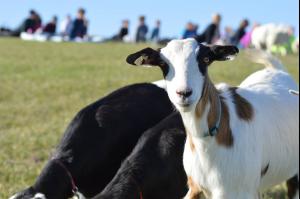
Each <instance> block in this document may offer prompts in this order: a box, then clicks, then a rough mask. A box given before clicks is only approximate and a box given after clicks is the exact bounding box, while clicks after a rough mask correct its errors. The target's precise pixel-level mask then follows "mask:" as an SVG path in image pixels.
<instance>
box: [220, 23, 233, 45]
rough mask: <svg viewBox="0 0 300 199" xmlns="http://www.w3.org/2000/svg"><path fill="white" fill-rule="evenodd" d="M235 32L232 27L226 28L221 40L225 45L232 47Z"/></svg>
mask: <svg viewBox="0 0 300 199" xmlns="http://www.w3.org/2000/svg"><path fill="white" fill-rule="evenodd" d="M233 34H234V32H233V30H232V28H231V27H230V26H226V27H225V28H224V33H223V34H222V36H221V40H222V43H221V44H223V45H230V44H231V38H232V37H233Z"/></svg>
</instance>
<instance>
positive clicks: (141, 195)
mask: <svg viewBox="0 0 300 199" xmlns="http://www.w3.org/2000/svg"><path fill="white" fill-rule="evenodd" d="M130 178H131V179H132V181H133V182H134V184H135V185H136V187H137V188H138V191H139V196H140V199H143V198H144V197H143V192H142V189H141V188H140V186H139V184H138V183H137V181H136V180H135V179H134V177H132V176H131V177H130Z"/></svg>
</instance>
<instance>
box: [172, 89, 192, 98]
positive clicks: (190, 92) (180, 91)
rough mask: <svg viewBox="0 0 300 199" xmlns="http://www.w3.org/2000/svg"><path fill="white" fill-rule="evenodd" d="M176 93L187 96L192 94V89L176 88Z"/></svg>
mask: <svg viewBox="0 0 300 199" xmlns="http://www.w3.org/2000/svg"><path fill="white" fill-rule="evenodd" d="M176 94H177V95H179V96H180V97H189V96H191V95H192V94H193V91H192V89H186V90H177V91H176Z"/></svg>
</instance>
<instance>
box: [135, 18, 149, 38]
mask: <svg viewBox="0 0 300 199" xmlns="http://www.w3.org/2000/svg"><path fill="white" fill-rule="evenodd" d="M145 20H146V19H145V16H140V18H139V25H138V28H137V32H136V37H135V41H136V42H137V43H139V42H146V40H147V39H146V38H147V33H148V26H147V25H146V24H145Z"/></svg>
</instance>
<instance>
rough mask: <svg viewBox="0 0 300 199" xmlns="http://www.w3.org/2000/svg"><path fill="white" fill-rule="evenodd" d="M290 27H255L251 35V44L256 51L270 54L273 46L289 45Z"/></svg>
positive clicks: (281, 25)
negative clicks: (265, 51) (264, 51)
mask: <svg viewBox="0 0 300 199" xmlns="http://www.w3.org/2000/svg"><path fill="white" fill-rule="evenodd" d="M291 34H292V27H291V26H289V25H285V24H273V23H270V24H264V25H261V26H258V27H256V28H255V29H254V30H253V32H252V35H251V43H252V45H253V46H254V47H255V48H256V49H260V50H263V49H265V50H267V51H268V52H271V50H272V47H273V46H274V45H284V44H288V43H289V39H290V35H291Z"/></svg>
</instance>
